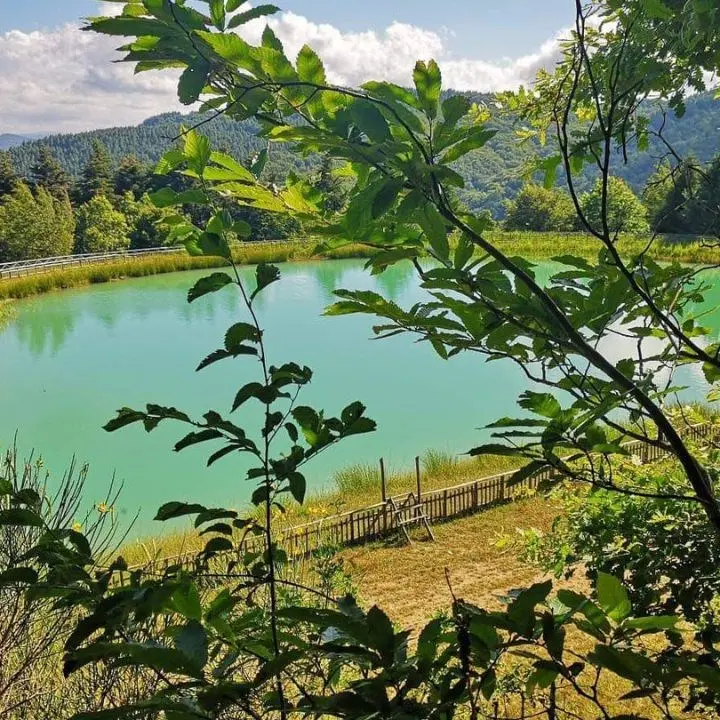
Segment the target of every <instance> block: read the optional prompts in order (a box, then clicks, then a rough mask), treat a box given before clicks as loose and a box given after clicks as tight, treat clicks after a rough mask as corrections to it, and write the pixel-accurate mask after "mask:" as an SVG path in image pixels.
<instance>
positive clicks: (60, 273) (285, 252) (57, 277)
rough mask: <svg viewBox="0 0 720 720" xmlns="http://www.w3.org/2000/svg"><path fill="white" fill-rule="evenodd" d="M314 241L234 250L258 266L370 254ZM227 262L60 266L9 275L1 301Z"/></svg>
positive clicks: (146, 260)
mask: <svg viewBox="0 0 720 720" xmlns="http://www.w3.org/2000/svg"><path fill="white" fill-rule="evenodd" d="M315 249H316V245H315V243H314V242H310V241H308V242H287V243H275V244H272V245H265V244H261V243H258V244H256V245H254V244H250V243H249V244H247V245H243V246H241V247H239V248H238V249H237V250H235V252H234V255H235V259H236V261H237V262H238V263H239V264H242V265H257V264H258V263H261V262H274V263H277V262H303V261H307V260H317V259H322V258H328V259H330V258H332V259H346V258H357V257H367V256H368V250H367V248H362V247H361V246H359V245H348V246H347V247H343V248H338V249H337V250H332V251H329V252H327V253H323V254H322V255H318V254H316V253H315ZM224 265H225V262H224V261H223V260H222V259H220V258H210V257H192V256H190V255H186V254H185V253H181V252H179V253H171V254H167V255H153V256H150V257H147V256H145V257H138V258H128V259H123V260H112V261H108V262H106V263H96V264H93V265H86V266H78V267H71V268H59V269H57V270H50V271H48V272H44V273H39V274H37V275H28V276H25V277H16V278H7V279H4V280H0V300H9V299H14V300H19V299H21V298H25V297H31V296H33V295H41V294H43V293H47V292H52V291H53V290H64V289H68V288H74V287H82V286H84V285H93V284H96V283H106V282H111V281H113V280H122V279H124V278H137V277H146V276H149V275H161V274H165V273H172V272H180V271H183V270H202V269H206V268H214V267H222V266H224Z"/></svg>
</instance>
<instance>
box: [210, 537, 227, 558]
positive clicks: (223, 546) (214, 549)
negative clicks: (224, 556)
mask: <svg viewBox="0 0 720 720" xmlns="http://www.w3.org/2000/svg"><path fill="white" fill-rule="evenodd" d="M232 549H233V544H232V542H231V541H230V540H228V539H227V538H224V537H214V538H212V540H208V542H207V543H206V544H205V548H204V550H203V552H204V553H205V555H216V554H217V553H220V552H229V551H230V550H232Z"/></svg>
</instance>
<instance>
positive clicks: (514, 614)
mask: <svg viewBox="0 0 720 720" xmlns="http://www.w3.org/2000/svg"><path fill="white" fill-rule="evenodd" d="M551 590H552V582H551V581H550V580H548V581H546V582H544V583H535V584H534V585H531V586H530V587H529V588H527V589H526V590H523V591H522V592H521V593H520V594H519V595H518V596H517V597H516V598H515V600H513V601H512V603H510V605H509V606H508V613H507V614H508V618H509V619H510V620H511V621H512V622H513V623H515V625H516V626H517V628H518V630H519V631H520V632H521V633H523V634H524V635H525V636H526V637H530V635H531V633H532V630H533V628H534V627H535V606H536V605H537V604H538V603H541V602H543V601H544V600H545V599H546V598H547V596H548V595H549V594H550V591H551Z"/></svg>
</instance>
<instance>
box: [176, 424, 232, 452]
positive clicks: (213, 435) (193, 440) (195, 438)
mask: <svg viewBox="0 0 720 720" xmlns="http://www.w3.org/2000/svg"><path fill="white" fill-rule="evenodd" d="M222 437H223V434H222V433H221V432H220V431H219V430H214V429H212V428H208V429H206V430H199V431H197V432H191V433H188V434H187V435H186V436H185V437H184V438H183V439H182V440H179V441H178V442H177V443H175V452H180V451H181V450H184V449H185V448H188V447H190V446H191V445H198V444H200V443H204V442H208V441H209V440H219V439H221V438H222Z"/></svg>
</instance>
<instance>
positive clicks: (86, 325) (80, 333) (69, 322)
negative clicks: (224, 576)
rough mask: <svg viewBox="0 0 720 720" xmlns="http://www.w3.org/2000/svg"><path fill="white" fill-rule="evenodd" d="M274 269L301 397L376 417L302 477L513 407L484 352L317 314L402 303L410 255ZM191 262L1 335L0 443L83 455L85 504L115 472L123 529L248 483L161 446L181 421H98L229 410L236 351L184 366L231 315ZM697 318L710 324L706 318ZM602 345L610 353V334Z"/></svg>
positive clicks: (286, 348) (517, 382)
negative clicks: (385, 262)
mask: <svg viewBox="0 0 720 720" xmlns="http://www.w3.org/2000/svg"><path fill="white" fill-rule="evenodd" d="M281 269H282V272H283V278H282V280H281V282H279V283H277V284H275V285H273V286H271V287H270V288H268V289H267V290H266V291H265V293H264V294H263V295H262V296H261V297H260V298H259V305H258V307H259V311H260V316H261V322H262V323H263V324H264V325H265V326H266V327H267V328H268V333H267V342H268V347H269V355H270V359H271V361H272V362H273V363H274V364H280V363H282V362H285V361H288V360H296V361H299V362H301V363H304V364H307V365H309V366H310V367H311V368H313V370H314V372H315V377H314V380H313V382H312V385H311V386H310V387H309V388H308V390H307V391H306V393H305V395H304V398H303V400H302V402H304V403H306V404H312V405H314V406H316V407H323V408H325V409H326V410H327V411H328V412H332V413H336V412H339V411H340V410H341V409H342V407H344V406H345V405H346V404H348V403H349V402H352V401H354V400H361V401H362V402H364V403H365V404H366V405H367V407H368V414H369V416H370V417H372V418H373V419H375V420H376V421H377V423H378V431H377V432H376V433H373V434H371V435H368V436H363V437H358V438H352V439H349V440H348V441H346V442H345V443H343V444H341V445H339V446H338V447H337V448H335V449H332V450H330V451H329V452H328V453H327V454H325V455H324V456H322V457H319V458H317V460H316V461H315V462H314V463H313V464H312V465H310V466H308V471H307V475H308V479H309V482H310V485H311V487H315V488H319V487H323V486H328V485H330V484H331V483H332V476H333V472H334V471H335V470H336V469H338V468H341V467H343V466H347V465H349V464H352V463H360V462H362V463H375V462H377V460H378V458H380V457H384V458H385V460H386V462H387V463H388V465H389V466H390V468H391V469H402V468H407V469H410V468H411V463H412V461H413V458H414V457H415V455H418V454H422V453H423V452H424V451H425V450H426V449H428V448H436V449H441V450H447V451H450V452H453V453H462V452H464V451H467V450H468V449H469V448H471V447H473V445H475V444H478V443H480V442H482V441H484V440H485V439H487V433H486V431H484V430H482V429H481V428H482V427H483V426H484V425H486V424H487V423H488V422H491V421H492V420H494V419H496V418H498V417H500V416H502V415H505V414H508V413H514V412H516V408H515V399H516V397H517V395H518V393H520V392H521V391H522V390H523V389H525V387H526V380H525V378H524V376H523V375H522V374H521V372H520V371H519V370H518V369H516V368H515V367H514V366H513V365H512V364H509V363H504V362H492V363H484V362H483V359H482V358H481V357H479V356H471V355H470V354H466V355H465V356H460V357H457V358H454V359H452V360H450V361H443V360H442V359H440V358H439V357H438V356H437V355H435V353H434V352H433V351H432V350H431V349H430V348H429V347H428V346H427V345H426V344H416V343H414V341H413V340H412V339H411V338H409V337H403V336H399V337H394V338H391V339H388V340H382V341H377V340H373V339H372V332H371V326H372V320H371V319H370V318H364V317H355V316H353V317H341V318H327V317H323V316H322V315H321V313H322V311H323V309H324V308H325V307H326V306H327V305H328V304H329V303H330V302H332V300H333V297H332V291H333V290H334V289H335V288H337V287H347V288H365V289H375V290H378V291H380V292H382V293H383V294H385V296H386V297H388V298H390V299H392V300H395V301H396V302H398V303H400V304H401V305H410V304H412V303H413V302H416V301H418V300H420V299H422V298H423V296H424V293H423V291H422V290H421V289H420V288H419V287H418V285H417V281H416V279H415V276H414V274H413V272H412V270H411V269H410V268H409V267H408V268H402V267H396V268H393V269H391V270H389V271H388V272H386V273H384V274H383V275H380V276H378V277H374V278H373V277H370V276H369V275H368V274H367V273H366V272H365V271H364V270H363V269H362V262H361V261H357V260H348V261H331V262H330V261H326V262H318V263H303V264H298V265H292V264H288V265H282V266H281ZM243 273H245V274H246V275H247V276H250V275H251V274H252V273H253V270H252V269H251V268H246V269H243ZM203 274H205V273H203V272H188V273H177V274H173V275H164V276H157V277H152V278H143V279H138V280H127V281H123V282H120V283H114V284H107V285H99V286H95V287H92V288H90V289H82V290H77V291H65V292H62V293H57V294H52V295H45V296H42V297H39V298H37V299H32V300H27V301H23V302H22V303H18V306H17V307H18V312H17V316H16V317H15V318H14V320H13V321H12V322H11V323H10V325H8V326H7V327H6V328H5V329H4V330H3V331H0V377H2V399H3V402H2V408H3V412H2V416H0V446H3V447H4V446H7V445H8V444H9V443H11V442H12V440H13V436H14V434H15V433H16V431H17V432H18V445H19V447H20V448H21V450H23V451H24V452H29V451H30V450H33V449H34V450H35V452H36V454H41V455H42V456H43V458H44V460H45V463H46V465H47V467H48V468H49V469H50V470H51V472H53V473H55V474H56V475H60V474H61V473H62V471H63V470H64V469H65V468H66V466H67V465H68V463H69V461H70V460H71V458H72V457H73V455H74V456H76V457H77V460H78V461H79V462H81V463H85V462H87V463H89V464H90V476H89V481H88V487H87V490H88V498H87V500H88V501H89V502H97V501H99V500H101V499H102V498H103V496H104V493H105V490H106V488H107V486H108V484H109V482H110V480H111V478H112V477H113V475H115V477H116V479H117V481H121V482H122V483H123V484H124V490H123V493H122V496H121V499H120V501H119V503H118V506H117V508H116V509H117V510H118V512H119V513H120V514H121V516H123V517H127V518H129V517H131V516H133V515H134V514H135V512H136V511H138V509H139V510H140V512H141V521H140V523H139V524H138V525H137V531H138V532H140V531H145V530H147V528H148V524H147V522H148V519H149V518H150V517H151V516H152V515H153V514H154V511H155V509H156V508H157V506H158V505H160V504H162V503H163V502H166V501H168V500H174V499H178V500H196V501H202V502H204V503H206V504H214V503H224V504H236V505H240V504H242V503H243V502H245V501H246V500H247V499H248V497H249V494H250V492H251V490H252V488H251V486H250V485H249V484H248V483H247V482H246V481H244V480H242V479H241V475H242V473H241V472H240V469H238V467H237V466H236V465H234V463H233V461H232V460H225V461H222V462H220V463H218V464H217V465H216V466H214V467H213V468H211V469H209V470H208V469H206V468H205V459H206V457H207V448H206V449H202V448H191V449H189V450H186V451H184V452H183V453H181V454H176V453H173V452H171V447H172V445H173V443H174V442H175V441H176V440H177V439H178V438H179V437H181V433H182V431H183V428H182V427H181V426H178V425H167V426H166V427H161V428H160V429H158V430H157V431H155V432H154V433H153V434H151V435H147V434H146V433H145V432H144V431H143V430H142V429H141V428H140V427H132V428H128V429H125V430H123V431H120V432H117V433H113V434H108V433H105V432H104V431H103V430H102V429H101V428H102V425H103V424H104V423H105V422H107V421H108V420H109V419H110V418H111V417H113V416H114V414H115V410H116V409H118V408H120V407H122V406H130V407H141V406H143V405H144V404H145V403H147V402H157V403H160V404H164V405H175V406H176V407H179V408H181V409H184V410H187V411H191V412H196V413H199V412H202V411H206V410H208V409H210V408H217V409H219V410H221V411H223V412H229V409H230V405H231V402H232V398H233V397H234V395H235V392H236V391H237V389H238V388H239V386H240V385H241V384H243V383H244V382H246V381H247V380H248V379H251V377H252V378H254V373H255V372H256V366H255V364H254V363H253V361H251V360H240V361H225V362H224V363H218V364H217V365H215V366H213V367H211V368H208V369H207V370H205V371H203V372H201V373H195V372H194V368H195V367H196V365H197V363H198V362H199V361H200V360H201V359H202V358H203V357H205V355H207V354H208V353H209V352H211V351H212V350H214V349H215V348H217V347H220V346H221V345H222V338H223V335H224V332H225V330H226V329H227V327H228V326H229V325H231V324H232V323H233V322H236V321H237V320H238V319H239V307H238V305H237V302H236V299H235V298H234V296H233V294H232V291H231V290H225V291H223V292H221V293H218V294H216V295H212V296H207V297H205V298H202V299H201V300H199V301H197V302H196V303H194V304H193V305H188V304H187V303H186V302H185V295H186V293H187V290H188V288H189V287H190V286H191V285H192V284H193V283H194V281H195V280H196V279H197V278H198V277H201V276H202V275H203ZM712 295H713V296H714V298H711V299H710V304H711V305H712V303H713V302H714V303H716V304H717V303H718V302H720V275H719V276H718V282H717V283H715V289H714V291H713V293H712ZM708 321H709V324H711V325H713V326H714V331H715V335H720V318H718V317H717V314H715V315H713V316H711V317H710V318H706V323H708ZM606 352H607V353H608V354H609V355H611V356H616V357H617V358H618V359H619V358H620V357H623V356H624V353H623V348H622V347H621V346H613V347H609V348H607V350H606ZM678 380H679V381H680V382H681V383H682V384H686V385H689V386H690V389H689V390H688V391H687V397H689V398H698V399H699V398H700V397H701V396H702V395H704V392H705V390H706V387H705V384H704V381H703V379H702V376H701V375H699V374H698V373H696V372H694V371H692V370H685V371H684V374H683V375H681V376H679V377H678ZM238 419H241V418H238ZM240 424H242V423H240ZM207 447H208V448H209V446H207Z"/></svg>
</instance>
